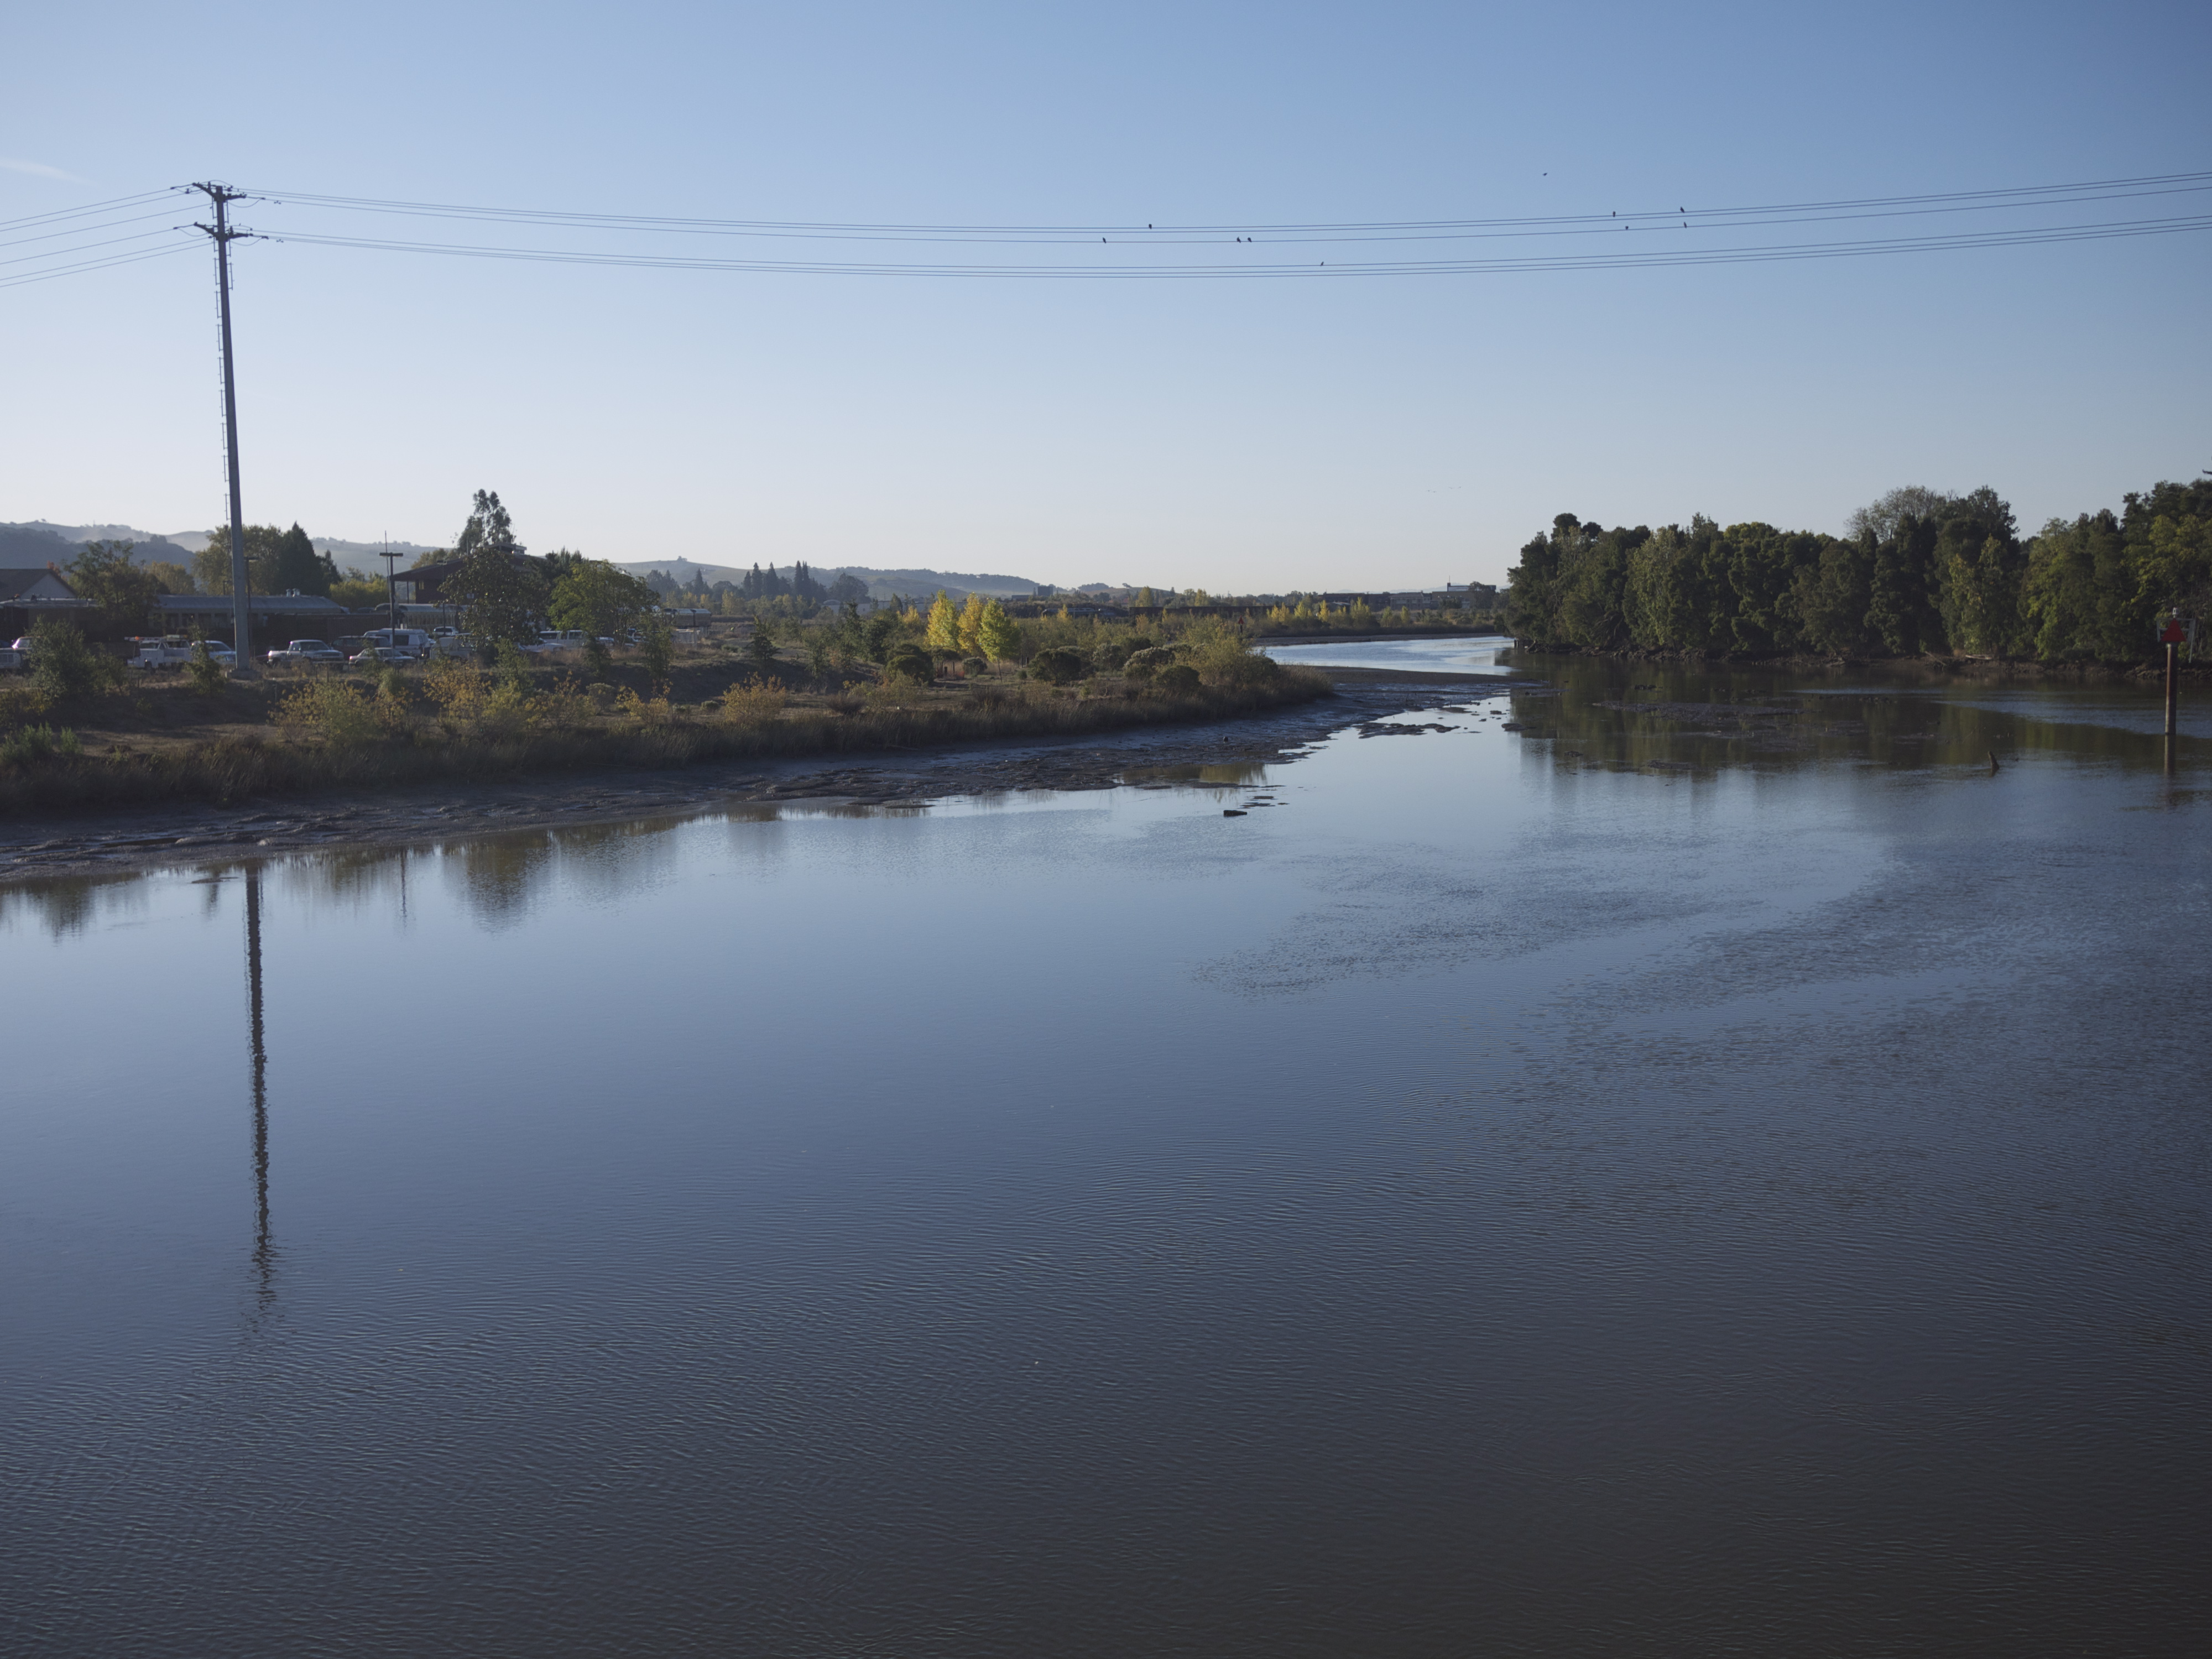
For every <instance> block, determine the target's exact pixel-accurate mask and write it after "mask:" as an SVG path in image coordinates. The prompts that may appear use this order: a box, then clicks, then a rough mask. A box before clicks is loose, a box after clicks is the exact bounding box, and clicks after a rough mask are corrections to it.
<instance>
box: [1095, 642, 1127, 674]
mask: <svg viewBox="0 0 2212 1659" xmlns="http://www.w3.org/2000/svg"><path fill="white" fill-rule="evenodd" d="M1136 649H1137V647H1135V646H1133V645H1132V644H1130V643H1129V641H1127V640H1108V641H1105V642H1104V643H1103V644H1102V645H1099V646H1097V647H1093V649H1092V650H1091V666H1092V667H1093V668H1095V669H1097V671H1099V672H1100V673H1102V674H1117V673H1119V672H1121V665H1122V664H1123V663H1125V662H1127V661H1128V660H1129V659H1130V658H1131V657H1132V656H1133V655H1134V654H1135V653H1136Z"/></svg>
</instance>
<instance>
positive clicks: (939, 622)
mask: <svg viewBox="0 0 2212 1659" xmlns="http://www.w3.org/2000/svg"><path fill="white" fill-rule="evenodd" d="M922 640H923V642H924V643H925V644H927V646H928V647H929V648H930V649H931V650H933V651H957V650H958V649H959V648H960V616H959V613H958V612H957V611H954V610H953V608H952V601H951V600H950V599H946V598H945V590H944V589H943V588H941V587H940V588H939V589H938V590H937V599H936V600H935V602H934V603H933V604H932V605H930V607H929V623H928V626H927V629H925V630H924V631H923V634H922Z"/></svg>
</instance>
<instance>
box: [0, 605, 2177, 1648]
mask: <svg viewBox="0 0 2212 1659" xmlns="http://www.w3.org/2000/svg"><path fill="white" fill-rule="evenodd" d="M1363 648H1365V649H1374V648H1376V647H1363ZM1390 648H1391V649H1395V647H1390ZM1446 648H1448V647H1444V646H1441V645H1432V646H1425V647H1423V650H1425V651H1431V652H1433V651H1440V650H1443V649H1446ZM1449 648H1450V649H1456V650H1459V651H1461V652H1462V653H1468V652H1469V649H1470V648H1469V647H1467V645H1466V644H1465V642H1463V641H1462V642H1455V643H1454V644H1453V645H1451V646H1450V647H1449ZM1285 654H1286V655H1295V654H1304V655H1307V656H1309V657H1310V658H1311V657H1318V658H1322V659H1327V658H1328V656H1329V655H1330V654H1331V653H1329V652H1328V648H1327V647H1309V648H1305V649H1304V651H1302V652H1301V651H1297V650H1293V651H1289V652H1286V653H1285ZM1414 654H1415V655H1419V654H1420V653H1419V652H1416V653H1414ZM1474 654H1480V653H1474ZM1450 666H1452V667H1453V668H1455V669H1457V670H1465V671H1470V672H1472V671H1476V670H1478V669H1481V668H1484V667H1489V668H1495V667H1497V666H1498V664H1497V663H1495V662H1487V663H1475V662H1465V663H1454V664H1452V665H1450ZM1517 666H1518V668H1519V669H1520V670H1521V671H1522V672H1524V673H1532V674H1535V675H1539V676H1543V675H1549V676H1551V677H1552V678H1551V684H1550V685H1549V687H1548V688H1533V689H1532V688H1529V687H1528V686H1526V685H1525V684H1524V685H1522V687H1521V688H1520V689H1517V690H1512V691H1511V692H1510V694H1509V693H1508V692H1507V690H1505V685H1504V683H1503V682H1493V685H1492V689H1493V690H1495V692H1496V694H1497V695H1495V696H1491V697H1481V696H1472V695H1470V696H1466V697H1462V698H1457V699H1452V700H1449V702H1448V703H1447V702H1444V701H1443V700H1441V699H1440V706H1439V708H1438V709H1437V710H1435V711H1431V712H1429V713H1425V714H1408V715H1406V716H1403V717H1401V718H1399V719H1398V720H1395V721H1394V722H1392V723H1393V724H1395V725H1398V726H1409V727H1410V726H1442V727H1444V728H1446V729H1443V730H1426V731H1421V732H1417V733H1413V734H1399V733H1380V732H1378V733H1376V735H1372V736H1361V735H1358V733H1357V732H1345V733H1343V734H1340V735H1339V736H1336V737H1334V738H1329V739H1328V741H1326V742H1324V743H1322V744H1318V745H1316V747H1315V748H1314V749H1313V750H1311V751H1310V753H1308V754H1307V755H1306V756H1305V757H1304V758H1302V759H1298V760H1296V761H1294V762H1292V763H1289V764H1286V765H1280V766H1274V767H1270V768H1268V769H1267V770H1266V771H1265V773H1264V774H1262V773H1261V772H1259V771H1257V770H1256V769H1255V770H1253V771H1250V772H1249V774H1248V773H1243V772H1221V773H1217V774H1214V775H1211V776H1202V777H1197V778H1187V779H1184V780H1182V781H1177V782H1176V783H1175V787H1166V788H1162V787H1129V788H1125V789H1121V790H1117V791H1115V792H1112V793H1095V794H1076V795H1059V796H1036V797H1008V798H1001V799H986V800H963V801H950V802H946V803H945V804H943V805H939V806H937V807H934V808H932V809H929V810H927V811H874V812H848V813H836V812H828V811H823V812H815V813H811V814H809V813H806V812H803V811H791V810H788V809H787V810H786V811H784V812H783V813H782V815H781V816H774V815H762V814H759V813H755V814H753V815H750V816H744V817H700V818H695V819H691V820H689V821H684V822H664V823H635V824H629V825H624V826H621V827H619V828H601V829H588V830H579V831H575V832H573V833H566V834H557V835H552V836H528V837H523V838H519V839H514V840H508V841H491V842H476V843H471V844H454V845H452V846H448V847H446V848H436V847H428V848H422V849H420V850H417V851H415V852H411V853H409V854H405V855H404V856H401V855H398V854H376V855H373V856H372V855H365V854H362V855H342V854H325V855H316V856H301V857H295V858H286V859H283V860H278V861H273V862H268V863H264V864H263V865H260V866H245V865H236V864H234V865H230V866H222V867H219V868H207V869H187V870H179V871H176V872H168V873H163V874H160V875H155V876H151V877H145V878H129V879H118V880H116V881H113V882H112V883H108V884H75V885H70V886H64V887H49V888H45V889H32V890H15V891H9V892H5V893H3V894H0V963H4V977H5V989H6V1000H5V1006H6V1008H7V1011H8V1012H7V1022H6V1029H7V1030H8V1031H9V1042H8V1043H7V1045H6V1060H5V1065H6V1081H5V1084H4V1086H3V1087H0V1248H4V1250H5V1261H6V1264H7V1271H6V1273H4V1275H0V1297H4V1307H3V1309H0V1320H3V1321H4V1323H0V1328H4V1330H5V1332H6V1341H5V1345H4V1352H0V1421H4V1422H5V1423H6V1424H7V1425H8V1429H7V1432H6V1434H5V1436H4V1437H0V1480H4V1486H5V1494H6V1495H5V1502H4V1504H0V1650H4V1651H6V1652H7V1653H9V1655H11V1656H33V1655H36V1656H49V1655H52V1656H62V1655H66V1656H71V1659H83V1656H97V1655H110V1654H116V1655H120V1654H131V1655H163V1656H166V1655H200V1654H223V1655H244V1656H259V1655H270V1656H276V1655H283V1656H297V1655H308V1654H341V1653H343V1654H376V1655H395V1656H397V1655H407V1656H421V1655H447V1654H453V1655H461V1654H466V1655H471V1656H475V1655H515V1656H525V1655H527V1656H545V1655H571V1654H574V1655H595V1656H596V1655H613V1654H641V1655H656V1656H658V1655H686V1654H701V1655H707V1654H712V1655H802V1656H815V1655H820V1656H858V1655H870V1656H873V1655H881V1656H935V1655H943V1656H996V1655H1006V1656H1024V1659H1029V1656H1040V1655H1101V1656H1109V1655H1110V1656H1121V1655H1152V1654H1188V1655H1202V1656H1235V1655H1269V1656H1279V1655H1302V1654H1310V1655H1317V1656H1318V1655H1328V1656H1342V1655H1401V1654H1405V1655H1413V1654H1434V1655H1455V1656H1456V1655H1466V1654H1469V1653H1477V1652H1480V1653H1485V1654H1529V1655H1537V1654H1541V1655H1564V1654H1577V1655H1586V1654H1613V1653H1619V1654H1638V1655H1643V1654H1676V1653H1679V1654H1711V1653H1721V1652H1741V1653H1759V1654H1784V1653H1787V1654H1792V1655H1804V1654H1838V1655H1875V1654H1898V1653H1927V1652H1966V1651H1972V1652H1985V1653H1992V1654H1996V1653H2002V1654H2007V1655H2022V1654H2044V1653H2051V1654H2057V1653H2068V1654H2073V1653H2090V1654H2100V1655H2120V1654H2127V1655H2146V1654H2168V1653H2171V1654H2184V1653H2188V1654H2195V1653H2199V1652H2202V1651H2203V1643H2204V1640H2205V1632H2206V1630H2207V1628H2208V1626H2212V1572H2208V1571H2207V1566H2206V1564H2207V1562H2208V1560H2212V1502H2208V1501H2207V1493H2208V1492H2212V1271H2208V1270H2212V1259H2208V1256H2212V1252H2208V1249H2207V1244H2208V1231H2207V1220H2208V1217H2207V1196H2208V1191H2212V1159H2208V1152H2209V1151H2212V1133H2208V1102H2212V1087H2208V1085H2207V1082H2206V1072H2205V1065H2206V1059H2205V1055H2206V1049H2205V1037H2206V1033H2207V1031H2208V1030H2212V1019H2208V1014H2207V1006H2208V1004H2207V998H2208V994H2212V854H2208V848H2212V833H2209V832H2212V733H2206V732H2203V730H2202V728H2201V726H2199V727H2198V728H2197V731H2198V735H2197V736H2195V737H2193V738H2189V739H2186V740H2185V744H2184V745H2183V753H2182V755H2181V757H2180V763H2179V773H2178V775H2173V776H2167V775H2165V774H2164V773H2163V772H2162V770H2161V769H2160V744H2159V739H2158V738H2156V737H2155V735H2154V732H2155V729H2156V719H2157V715H2156V705H2155V702H2154V699H2153V698H2152V697H2150V696H2147V695H2145V694H2143V693H2141V692H2137V691H2133V690H2129V691H2113V692H2086V693H2085V692H2079V691H2076V692H2070V693H2067V692H2058V691H2048V692H2045V691H2029V692H2020V691H2014V692H1991V691H1989V690H1979V689H1974V688H1964V689H1961V688H1951V689H1947V690H1940V691H1929V690H1917V689H1915V688H1913V687H1911V686H1909V685H1904V684H1896V685H1889V684H1881V685H1875V684H1862V685H1858V686H1856V687H1855V686H1853V685H1851V684H1849V683H1846V682H1841V681H1837V682H1820V683H1817V684H1816V683H1806V684H1798V683H1794V682H1780V681H1777V680H1775V679H1773V678H1760V677H1758V676H1753V675H1747V674H1714V675H1692V674H1687V673H1683V672H1669V673H1668V674H1667V675H1665V676H1662V675H1660V674H1658V673H1656V672H1655V671H1651V670H1650V669H1648V668H1644V667H1642V666H1640V665H1619V666H1616V665H1597V664H1579V665H1576V664H1557V663H1544V662H1541V661H1524V662H1522V663H1521V664H1519V665H1517ZM1639 684H1641V685H1643V686H1644V687H1646V688H1648V689H1643V690H1634V689H1632V687H1635V686H1637V685H1639ZM1638 699H1643V700H1644V701H1646V702H1653V701H1661V702H1669V703H1670V705H1671V706H1672V707H1673V708H1674V713H1673V714H1671V715H1668V716H1663V717H1662V715H1660V714H1652V713H1650V712H1639V711H1638V710H1636V709H1634V708H1604V707H1602V706H1601V705H1602V704H1604V703H1607V702H1635V701H1636V700H1638ZM1453 711H1457V712H1453ZM1685 711H1687V712H1685ZM1777 711H1779V712H1777ZM2192 718H2194V717H2193V716H2192ZM1509 722H1510V723H1511V724H1512V725H1513V726H1517V727H1518V728H1519V729H1518V730H1508V729H1506V727H1507V726H1508V723H1509ZM1991 751H1994V752H1995V753H1996V756H1997V757H1998V763H1999V765H1998V769H1997V770H1996V772H1994V773H1992V772H1991V770H1990V763H1989V760H1988V755H1989V754H1990V752H1991ZM1162 781H1166V780H1160V779H1139V780H1134V781H1133V782H1134V783H1136V784H1139V785H1141V784H1146V783H1150V784H1158V783H1160V782H1162ZM1261 802H1272V803H1273V804H1272V805H1262V804H1260V803H1261ZM1231 808H1242V809H1245V810H1246V815H1245V816H1243V817H1225V816H1224V811H1225V809H1231Z"/></svg>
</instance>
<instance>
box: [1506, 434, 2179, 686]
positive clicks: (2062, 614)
mask: <svg viewBox="0 0 2212 1659" xmlns="http://www.w3.org/2000/svg"><path fill="white" fill-rule="evenodd" d="M2176 605H2179V607H2180V608H2181V610H2182V611H2183V613H2184V614H2185V615H2191V614H2193V615H2197V616H2199V617H2203V616H2206V615H2207V614H2208V612H2212V477H2207V478H2200V479H2198V480H2197V481H2196V482H2194V483H2185V484H2179V483H2160V484H2157V485H2154V487H2153V488H2151V489H2148V490H2146V491H2144V492H2142V493H2141V494H2137V495H2129V496H2127V497H2126V498H2125V503H2124V507H2123V508H2122V510H2121V511H2120V512H2118V513H2113V512H2112V511H2110V510H2101V511H2099V512H2096V513H2082V514H2081V515H2080V516H2079V517H2077V518H2075V519H2074V520H2063V519H2053V520H2051V522H2050V523H2048V524H2046V525H2045V526H2044V527H2043V529H2042V531H2041V532H2039V534H2037V535H2034V536H2032V537H2028V538H2025V539H2023V538H2021V536H2020V535H2019V533H2018V532H2017V530H2016V528H2015V525H2014V522H2013V514H2012V509H2011V507H2009V506H2008V504H2007V503H2006V502H2005V501H2002V499H2000V498H1999V497H1998V495H1997V494H1996V491H1994V490H1991V489H1977V490H1975V491H1973V492H1972V494H1970V495H1947V494H1944V493H1942V492H1940V491H1936V490H1932V489H1917V488H1915V489H1899V490H1893V491H1892V492H1891V493H1890V494H1889V495H1885V496H1884V497H1882V499H1881V501H1876V502H1875V503H1874V504H1873V505H1872V506H1870V507H1863V508H1862V509H1861V510H1860V511H1859V512H1858V513H1855V514H1854V515H1853V516H1852V520H1851V523H1850V527H1849V533H1848V534H1846V535H1844V536H1840V537H1838V536H1829V535H1824V534H1820V533H1819V532H1811V531H1788V530H1778V529H1777V528H1775V527H1774V526H1771V525H1765V524H1755V523H1753V524H1736V525H1729V526H1725V527H1723V526H1720V525H1718V524H1716V523H1715V522H1714V521H1713V520H1710V519H1707V518H1705V517H1703V516H1699V517H1695V518H1692V520H1691V521H1690V522H1689V524H1687V525H1686V526H1683V525H1668V526H1664V527H1663V528H1662V529H1659V530H1656V531H1655V530H1652V529H1650V528H1649V527H1648V526H1642V525H1639V526H1636V527H1635V528H1633V529H1629V528H1626V527H1620V528H1615V529H1611V530H1608V529H1606V528H1605V527H1603V526H1600V525H1596V524H1584V523H1583V522H1582V520H1579V519H1577V517H1576V516H1575V515H1574V514H1573V513H1561V514H1560V515H1559V517H1558V518H1557V519H1555V520H1553V526H1552V529H1551V532H1549V533H1548V534H1547V535H1542V536H1539V537H1537V538H1535V539H1534V540H1533V541H1531V542H1530V543H1529V544H1528V545H1527V546H1526V547H1524V548H1522V550H1521V559H1520V562H1519V563H1518V564H1517V565H1516V566H1515V568H1514V569H1513V571H1512V573H1511V578H1510V587H1509V590H1508V597H1507V606H1506V620H1507V623H1508V625H1509V626H1510V629H1511V630H1512V632H1513V633H1514V634H1515V635H1516V636H1517V637H1519V638H1520V639H1522V640H1523V641H1526V642H1528V644H1530V645H1532V646H1534V647H1539V648H1542V649H1550V650H1557V649H1561V648H1571V649H1580V650H1586V651H1598V652H1631V651H1642V652H1674V653H1686V654H1690V655H1704V656H1741V657H1789V656H1796V655H1818V656H1822V657H1829V658H1838V657H1841V658H1875V657H1912V656H1938V657H1959V656H1972V657H1988V658H2000V659H2022V660H2024V659H2033V660H2036V661H2039V662H2044V663H2084V662H2106V663H2131V662H2136V661H2141V660H2144V659H2148V658H2149V657H2150V656H2151V654H2152V641H2153V619H2154V617H2159V616H2161V615H2163V614H2164V613H2165V612H2166V611H2168V610H2169V609H2171V608H2172V607H2173V606H2176Z"/></svg>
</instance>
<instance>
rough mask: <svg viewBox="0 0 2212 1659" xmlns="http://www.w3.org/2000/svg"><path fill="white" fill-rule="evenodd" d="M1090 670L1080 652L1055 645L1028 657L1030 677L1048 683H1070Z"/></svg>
mask: <svg viewBox="0 0 2212 1659" xmlns="http://www.w3.org/2000/svg"><path fill="white" fill-rule="evenodd" d="M1090 671H1091V665H1090V664H1088V663H1086V662H1085V661H1084V659H1083V657H1082V655H1081V653H1079V652H1074V651H1070V650H1069V649H1068V648H1067V647H1066V646H1061V645H1055V646H1053V647H1050V648H1049V649H1048V650H1043V651H1040V652H1038V653H1036V655H1035V656H1034V657H1031V658H1030V678H1031V679H1033V680H1042V681H1043V682H1044V683H1045V684H1048V685H1072V684H1074V683H1075V682H1076V681H1077V680H1079V679H1081V678H1083V677H1084V676H1085V674H1087V673H1089V672H1090Z"/></svg>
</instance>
